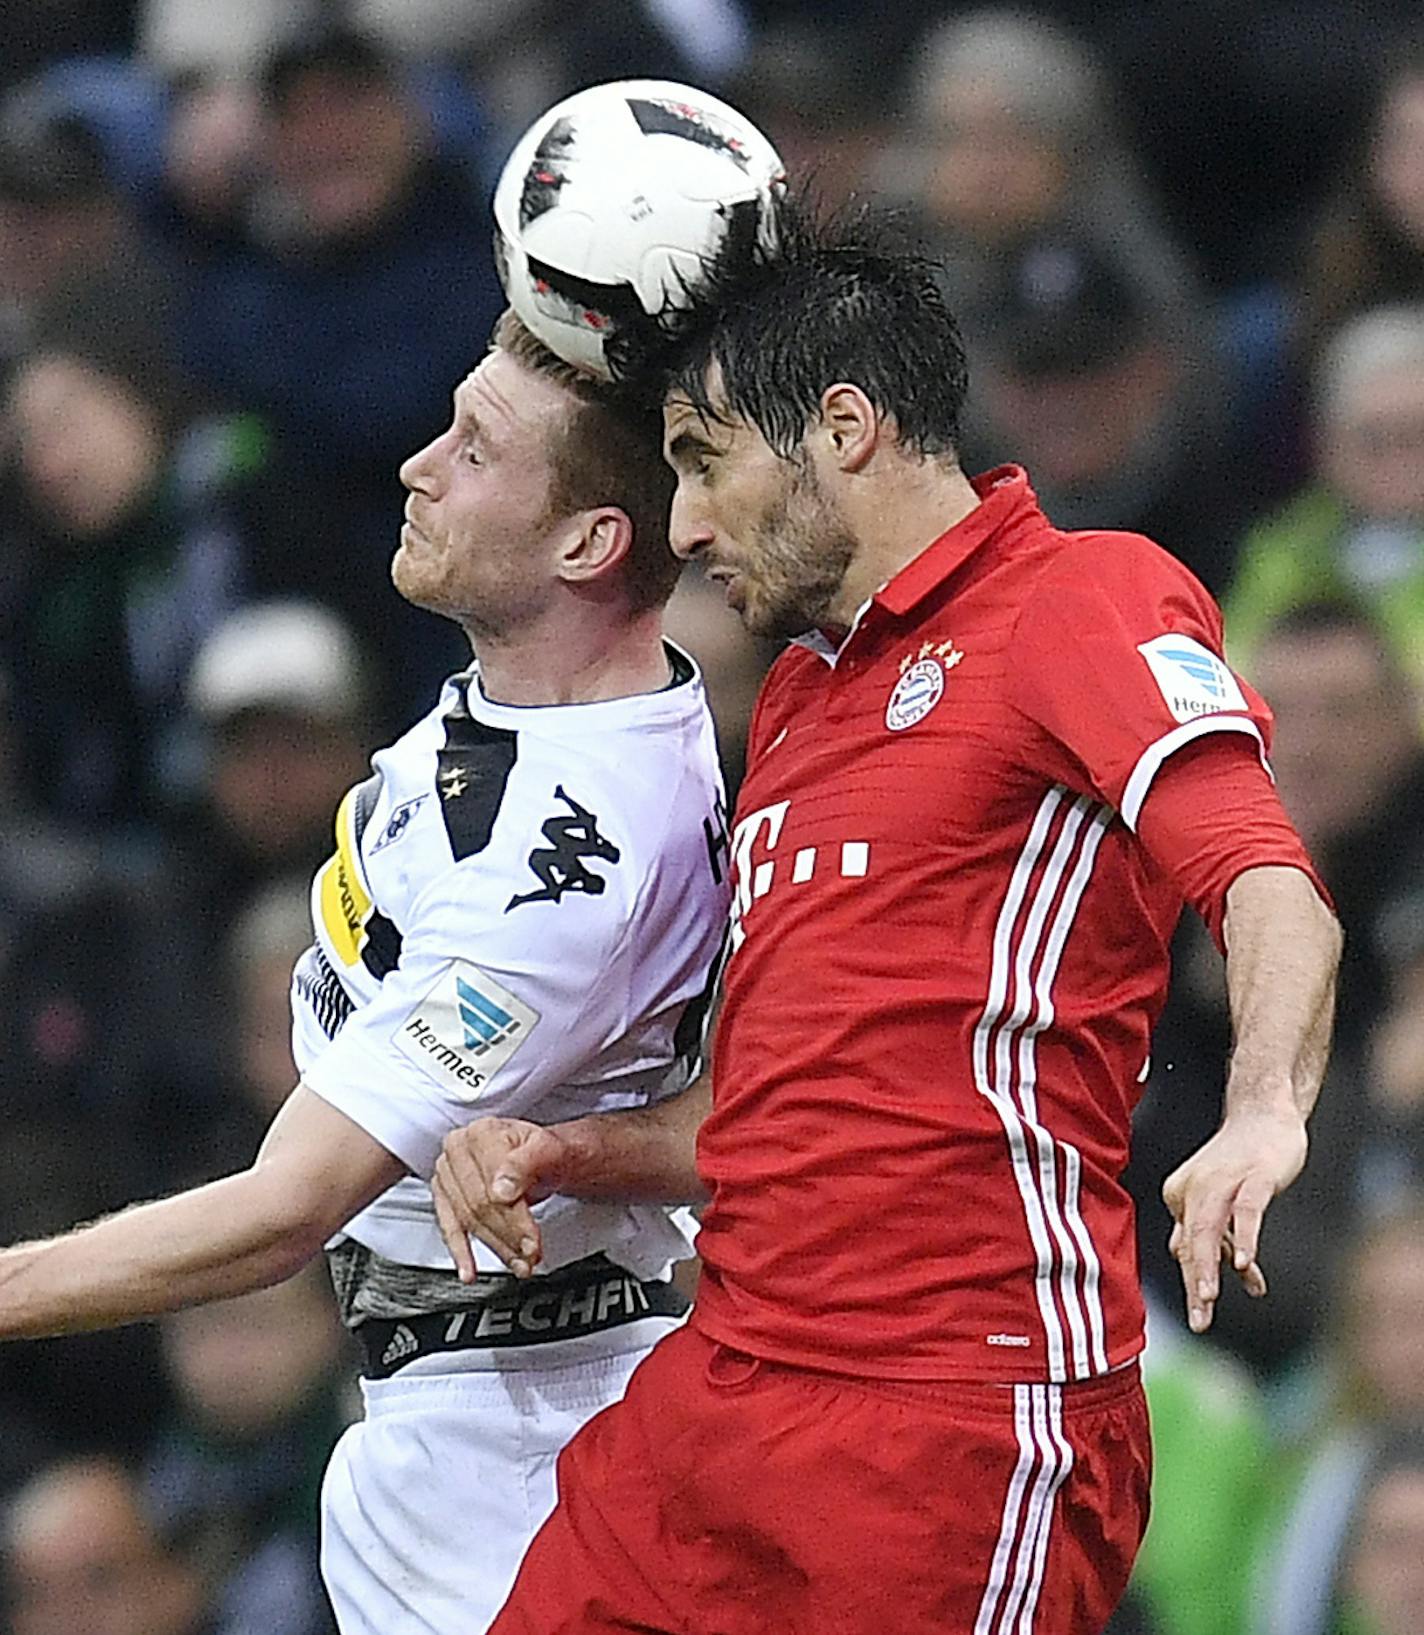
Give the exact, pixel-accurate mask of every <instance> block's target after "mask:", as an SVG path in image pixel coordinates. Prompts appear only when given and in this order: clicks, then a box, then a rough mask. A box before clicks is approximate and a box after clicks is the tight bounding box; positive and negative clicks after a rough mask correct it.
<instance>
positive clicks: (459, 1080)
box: [394, 959, 539, 1101]
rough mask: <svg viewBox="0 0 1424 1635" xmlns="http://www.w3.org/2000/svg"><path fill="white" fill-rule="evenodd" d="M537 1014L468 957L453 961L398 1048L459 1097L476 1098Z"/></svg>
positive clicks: (402, 1032)
mask: <svg viewBox="0 0 1424 1635" xmlns="http://www.w3.org/2000/svg"><path fill="white" fill-rule="evenodd" d="M538 1020H539V1013H538V1011H536V1010H531V1009H530V1007H529V1006H528V1005H526V1004H524V1003H523V1002H522V1001H520V1000H518V999H516V998H515V996H514V995H513V994H512V993H510V992H509V990H508V989H507V988H503V987H501V986H500V984H499V983H498V982H496V981H495V980H494V978H493V977H491V976H489V975H487V974H486V973H485V972H484V971H482V970H480V968H479V967H478V966H477V965H472V964H470V962H469V961H468V960H463V959H457V960H452V961H451V962H450V964H449V965H447V966H446V967H445V969H444V970H443V971H442V972H441V973H440V976H439V978H438V979H437V981H436V982H435V984H434V985H433V986H432V987H431V989H430V991H429V992H428V993H427V994H426V996H425V998H424V999H423V1000H422V1001H421V1002H420V1004H418V1005H417V1006H416V1007H415V1009H414V1010H413V1011H412V1012H411V1013H410V1015H409V1016H407V1017H406V1019H405V1021H404V1022H403V1023H402V1024H401V1026H400V1028H399V1029H398V1030H397V1032H396V1034H395V1041H394V1042H395V1046H396V1049H397V1050H399V1051H401V1052H402V1054H404V1055H406V1056H409V1057H410V1059H411V1060H412V1061H413V1062H415V1063H417V1064H418V1065H419V1066H420V1067H423V1068H424V1069H425V1070H426V1071H427V1072H429V1073H431V1074H433V1075H434V1076H435V1077H436V1078H437V1079H439V1080H440V1081H441V1082H442V1083H443V1084H444V1086H445V1088H446V1091H447V1092H448V1093H449V1094H450V1095H452V1096H453V1097H454V1098H455V1100H457V1101H474V1100H475V1099H476V1098H477V1097H478V1096H479V1094H480V1092H481V1090H483V1088H484V1086H485V1084H486V1083H487V1082H488V1081H489V1079H490V1078H491V1076H492V1075H493V1074H494V1073H495V1072H496V1071H497V1070H498V1069H499V1068H501V1067H503V1065H504V1064H505V1063H506V1062H507V1061H508V1060H509V1058H510V1057H511V1056H512V1055H513V1054H514V1053H515V1051H516V1050H518V1049H519V1047H520V1045H522V1044H523V1043H524V1041H525V1039H527V1038H528V1036H529V1031H530V1029H531V1028H532V1027H533V1026H534V1024H535V1023H536V1022H537V1021H538Z"/></svg>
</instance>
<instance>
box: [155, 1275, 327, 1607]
mask: <svg viewBox="0 0 1424 1635" xmlns="http://www.w3.org/2000/svg"><path fill="white" fill-rule="evenodd" d="M160 1332H161V1335H162V1345H163V1355H164V1358H165V1361H166V1363H167V1368H168V1375H169V1379H170V1380H171V1382H172V1386H173V1391H174V1410H173V1412H172V1414H171V1415H170V1416H169V1417H168V1419H167V1420H166V1422H165V1423H163V1424H162V1425H161V1426H160V1428H159V1433H158V1438H157V1441H156V1443H155V1446H154V1448H153V1450H152V1452H151V1453H150V1455H149V1457H148V1460H147V1463H146V1470H145V1476H144V1485H145V1490H146V1494H147V1498H148V1503H149V1505H150V1506H151V1509H152V1511H153V1514H154V1516H155V1517H156V1519H157V1521H158V1524H159V1525H160V1527H162V1529H163V1530H164V1532H165V1533H166V1534H168V1535H169V1536H170V1537H174V1538H180V1539H182V1540H183V1542H184V1547H185V1550H186V1551H187V1553H188V1555H189V1556H190V1558H191V1559H192V1560H193V1561H194V1562H195V1564H197V1565H198V1566H199V1568H200V1570H201V1571H202V1573H203V1575H204V1579H205V1583H206V1584H207V1586H208V1594H209V1596H210V1598H211V1600H212V1602H213V1604H214V1606H215V1607H216V1608H217V1609H218V1610H219V1614H220V1621H221V1623H222V1624H223V1626H224V1627H225V1628H226V1627H231V1628H233V1629H240V1630H273V1631H280V1632H281V1635H318V1632H325V1631H327V1630H329V1629H331V1628H332V1623H331V1613H330V1610H329V1608H328V1606H327V1602H326V1597H325V1594H324V1593H323V1591H322V1588H321V1580H320V1574H319V1571H318V1565H317V1496H318V1494H319V1492H320V1488H321V1473H322V1470H323V1469H324V1467H325V1465H326V1460H327V1456H328V1454H329V1453H330V1451H331V1445H332V1443H333V1442H334V1441H335V1440H336V1438H337V1437H338V1436H339V1435H340V1434H341V1432H342V1430H343V1429H344V1428H345V1426H346V1424H347V1423H348V1421H349V1420H350V1418H351V1411H350V1410H351V1408H352V1406H353V1405H352V1403H351V1402H350V1401H349V1400H348V1393H349V1391H350V1389H351V1369H350V1367H349V1363H350V1358H349V1357H348V1356H347V1352H346V1345H345V1336H344V1333H343V1330H342V1328H341V1324H340V1322H339V1321H338V1319H337V1316H336V1307H335V1303H334V1301H333V1299H332V1294H331V1286H330V1283H329V1282H328V1280H327V1277H326V1274H325V1270H324V1268H322V1267H321V1266H316V1265H314V1266H310V1267H308V1268H307V1269H306V1270H305V1271H304V1272H302V1273H300V1274H299V1275H298V1276H297V1277H295V1278H293V1279H291V1280H290V1281H289V1282H287V1283H282V1284H278V1285H277V1286H276V1287H274V1288H270V1289H263V1290H260V1291H258V1292H257V1293H256V1294H249V1295H244V1296H242V1297H240V1298H239V1299H236V1300H225V1301H220V1302H218V1303H217V1304H216V1305H211V1306H203V1307H200V1308H198V1309H196V1310H193V1311H187V1312H180V1313H176V1314H175V1315H173V1316H171V1317H167V1318H165V1319H164V1320H163V1323H162V1324H161V1327H160Z"/></svg>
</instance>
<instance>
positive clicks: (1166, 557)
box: [1035, 528, 1208, 597]
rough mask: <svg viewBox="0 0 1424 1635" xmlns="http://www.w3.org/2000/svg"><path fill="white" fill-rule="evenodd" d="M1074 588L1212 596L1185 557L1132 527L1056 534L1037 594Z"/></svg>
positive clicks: (1039, 581)
mask: <svg viewBox="0 0 1424 1635" xmlns="http://www.w3.org/2000/svg"><path fill="white" fill-rule="evenodd" d="M1070 586H1071V587H1074V588H1076V589H1078V590H1080V591H1082V590H1088V591H1094V590H1101V591H1105V592H1107V593H1109V594H1111V593H1113V592H1120V591H1122V590H1124V589H1131V588H1133V587H1144V588H1159V587H1160V588H1162V589H1164V590H1165V589H1169V588H1175V589H1177V590H1179V591H1181V592H1186V593H1189V594H1191V595H1193V596H1201V597H1205V596H1207V594H1208V593H1207V591H1206V588H1205V587H1204V586H1203V585H1202V583H1201V581H1200V580H1199V579H1198V578H1197V576H1196V575H1195V574H1194V573H1193V572H1192V570H1191V569H1190V568H1189V567H1188V566H1187V565H1186V563H1185V562H1183V561H1182V560H1181V558H1180V557H1177V556H1173V554H1172V553H1171V552H1170V551H1169V550H1167V548H1166V547H1165V546H1163V545H1159V544H1158V543H1157V541H1156V540H1155V539H1150V538H1149V537H1148V536H1147V535H1146V534H1140V533H1136V532H1134V531H1133V530H1131V529H1126V528H1079V529H1073V530H1071V531H1069V530H1063V529H1056V528H1055V529H1053V530H1051V544H1050V548H1049V549H1048V550H1046V551H1045V552H1044V553H1043V557H1042V565H1041V568H1040V572H1039V576H1038V581H1037V584H1036V585H1035V592H1036V593H1039V594H1041V593H1044V592H1050V593H1052V592H1057V591H1061V590H1063V589H1064V588H1065V587H1070Z"/></svg>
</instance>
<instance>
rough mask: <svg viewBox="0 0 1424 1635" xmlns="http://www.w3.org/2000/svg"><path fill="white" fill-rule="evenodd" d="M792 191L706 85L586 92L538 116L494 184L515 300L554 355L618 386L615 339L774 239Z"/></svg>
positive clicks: (651, 84) (624, 84) (498, 228)
mask: <svg viewBox="0 0 1424 1635" xmlns="http://www.w3.org/2000/svg"><path fill="white" fill-rule="evenodd" d="M785 186H786V179H785V169H784V167H783V166H782V163H781V160H780V158H779V157H778V156H777V152H776V149H775V148H774V147H773V146H772V145H771V143H770V142H769V141H768V140H767V138H766V137H765V136H763V135H762V133H761V132H760V131H759V130H758V129H757V128H756V126H755V125H753V124H752V123H751V121H750V120H748V119H745V118H743V116H742V115H741V114H739V113H738V112H737V111H736V109H735V108H730V107H728V106H727V104H726V103H725V102H720V101H718V99H717V98H716V97H713V96H709V95H708V94H707V92H705V91H699V90H696V89H694V88H693V87H692V86H690V85H677V84H674V83H672V82H671V81H668V80H616V81H614V82H613V83H611V84H608V85H595V86H593V87H592V88H590V89H589V90H586V91H578V92H576V93H575V94H574V95H573V96H571V97H567V98H565V100H564V101H563V102H559V103H556V104H555V105H554V106H553V107H552V108H550V109H549V110H548V112H547V113H545V114H543V115H542V116H541V117H540V118H538V119H536V120H535V121H534V123H533V124H532V125H531V126H530V127H529V129H528V130H527V131H526V132H525V133H524V135H523V137H521V138H520V140H519V143H518V144H517V146H516V147H515V149H514V152H513V153H512V154H510V156H509V159H508V161H507V162H506V164H505V167H504V171H503V173H502V174H501V176H500V179H499V185H498V187H497V188H496V189H495V197H494V214H495V253H496V258H497V260H498V262H499V271H500V280H501V282H502V283H503V285H504V291H505V294H506V296H507V297H508V298H509V304H510V305H511V306H512V307H513V308H514V311H515V314H516V315H517V316H518V318H519V319H520V320H521V321H522V322H523V324H524V325H525V327H526V328H527V329H529V330H530V331H532V332H533V334H534V335H535V336H537V337H538V339H539V340H541V341H542V342H543V343H544V345H545V346H547V347H548V348H549V350H550V351H551V352H554V353H557V355H558V356H559V357H561V358H562V359H563V360H564V361H565V362H566V363H570V364H572V365H573V366H574V367H575V368H578V369H582V370H585V371H586V372H587V373H589V374H592V375H596V376H598V377H599V378H600V379H603V380H608V379H611V378H612V377H613V375H614V373H615V362H616V357H617V352H618V341H619V339H620V338H626V337H628V336H630V335H631V334H632V333H633V332H638V333H641V334H642V335H644V336H647V335H649V334H651V335H654V336H655V335H656V333H657V328H658V327H659V326H661V327H664V328H665V327H666V326H667V324H668V321H669V319H670V318H671V316H672V315H674V314H675V313H676V312H677V311H678V310H679V309H680V308H681V307H683V306H685V305H686V302H687V296H688V292H689V291H690V290H693V289H695V288H696V286H697V283H698V280H699V278H700V277H701V276H702V275H703V272H704V270H705V269H706V268H707V267H708V266H709V265H710V263H711V262H712V260H713V258H714V257H718V256H720V255H723V254H731V255H735V253H736V251H737V248H738V247H739V246H745V247H746V249H747V252H748V254H750V253H751V251H752V249H753V247H754V246H756V245H758V244H761V245H763V246H766V245H769V244H770V242H771V239H772V234H773V229H774V219H775V218H774V213H773V208H772V207H773V202H774V200H775V198H776V197H777V196H778V194H779V193H780V192H781V191H783V190H784V188H785Z"/></svg>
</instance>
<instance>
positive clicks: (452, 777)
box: [440, 766, 469, 800]
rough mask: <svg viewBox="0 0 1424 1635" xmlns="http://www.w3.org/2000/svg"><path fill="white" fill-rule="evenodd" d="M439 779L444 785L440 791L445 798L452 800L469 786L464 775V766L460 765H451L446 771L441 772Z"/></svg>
mask: <svg viewBox="0 0 1424 1635" xmlns="http://www.w3.org/2000/svg"><path fill="white" fill-rule="evenodd" d="M440 781H441V783H442V784H443V785H444V787H443V788H442V789H441V791H440V792H441V794H442V795H443V796H444V797H445V799H446V800H454V799H455V798H456V796H458V795H463V794H464V793H465V791H466V789H468V788H469V783H468V781H467V779H466V777H465V768H464V767H462V766H452V767H451V768H450V770H449V771H448V772H442V773H441V774H440Z"/></svg>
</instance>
